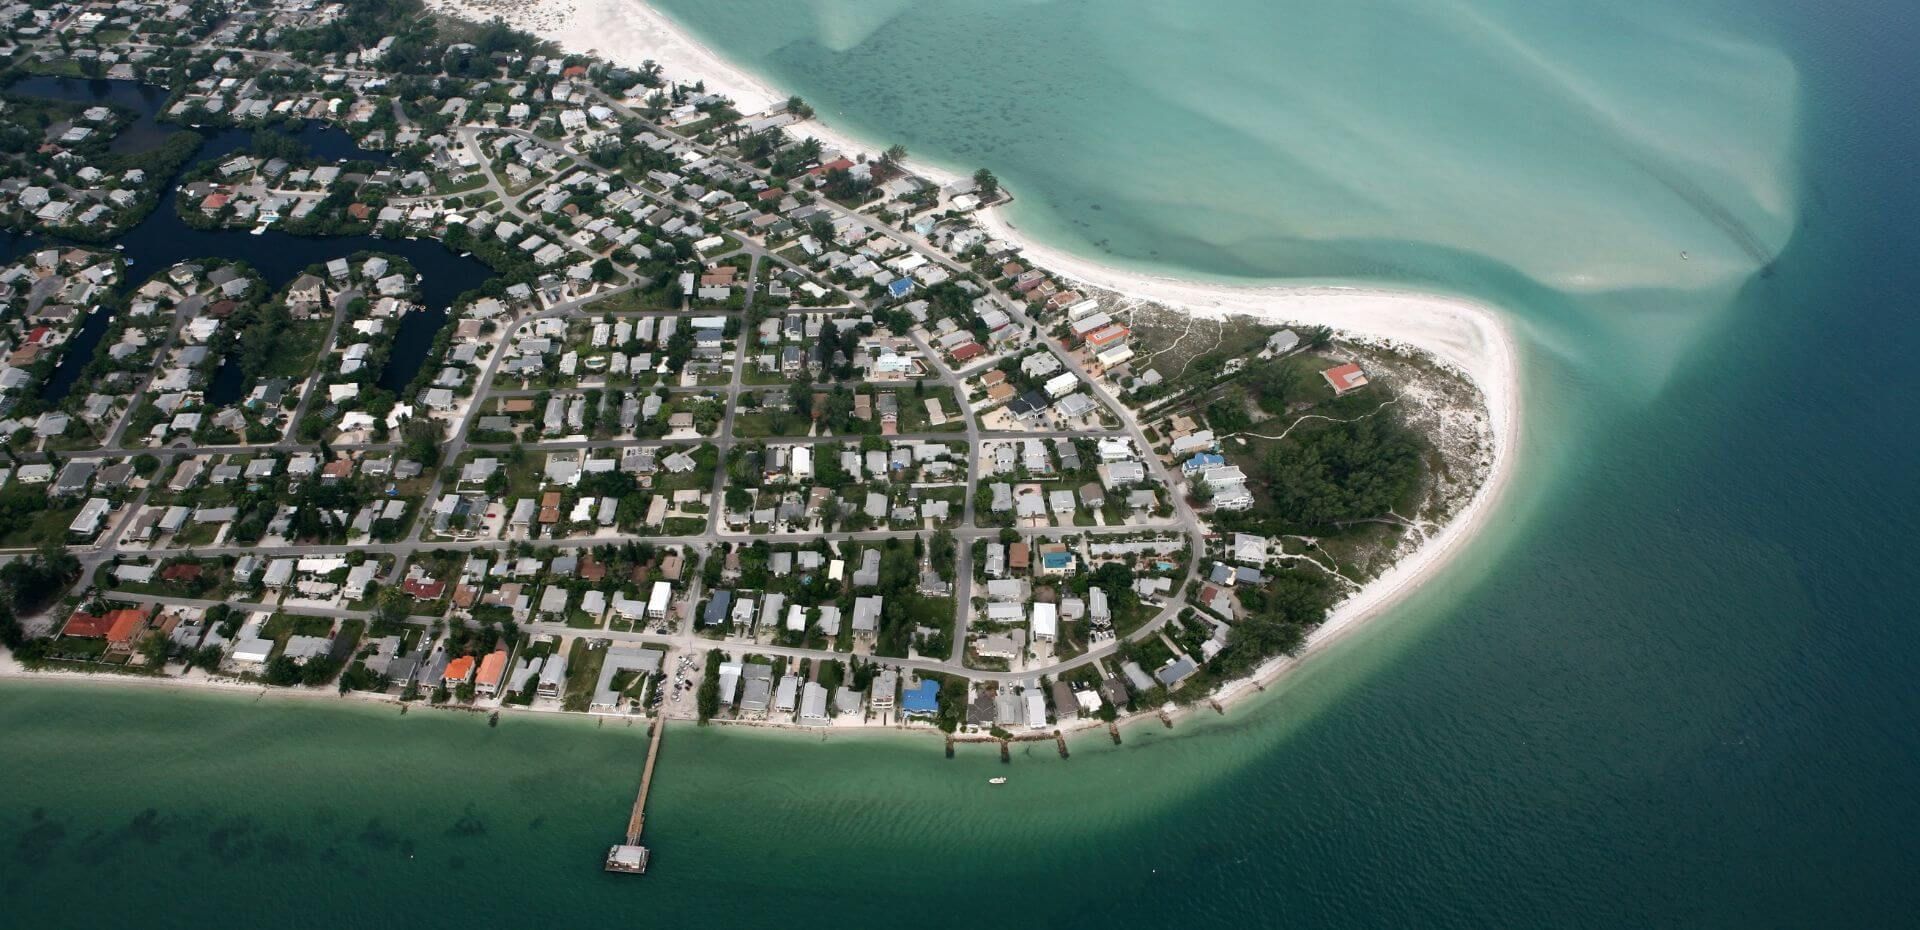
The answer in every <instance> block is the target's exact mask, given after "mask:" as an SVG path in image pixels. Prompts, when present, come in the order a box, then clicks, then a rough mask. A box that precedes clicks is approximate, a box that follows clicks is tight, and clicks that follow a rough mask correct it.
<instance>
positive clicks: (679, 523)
mask: <svg viewBox="0 0 1920 930" xmlns="http://www.w3.org/2000/svg"><path fill="white" fill-rule="evenodd" d="M706 531H707V521H705V520H697V519H694V518H693V517H669V518H667V524H666V527H665V534H666V535H668V536H698V535H699V534H701V533H704V532H706Z"/></svg>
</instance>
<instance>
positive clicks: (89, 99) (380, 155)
mask: <svg viewBox="0 0 1920 930" xmlns="http://www.w3.org/2000/svg"><path fill="white" fill-rule="evenodd" d="M7 90H8V91H9V92H10V93H16V94H22V95H28V96H38V97H43V98H50V99H56V100H65V101H70V102H76V103H109V104H115V105H118V106H121V107H125V108H127V109H130V110H133V111H134V112H136V113H138V114H139V117H138V118H137V119H136V121H135V122H134V124H133V126H132V127H131V128H129V129H126V130H124V131H122V133H121V134H120V135H118V136H116V137H115V138H114V140H113V142H112V146H113V147H114V149H113V150H114V151H116V152H128V153H136V152H141V151H146V150H149V149H151V148H153V147H154V146H157V145H159V144H160V143H161V142H162V141H164V140H165V139H166V137H167V136H168V135H169V134H171V132H174V131H177V129H170V128H168V127H166V126H163V125H161V124H160V123H159V121H158V116H159V113H160V110H161V107H162V106H164V105H165V103H166V99H167V92H166V90H165V89H163V88H159V87H154V86H152V85H149V84H143V83H140V82H137V81H112V80H87V79H80V78H66V77H32V78H27V79H25V80H22V81H18V82H16V83H14V84H13V85H12V86H10V87H8V88H7ZM281 131H283V132H285V133H286V134H287V135H290V136H292V137H293V138H295V139H298V140H299V141H300V142H302V143H303V144H305V145H306V146H307V148H308V150H309V151H310V152H311V153H312V154H313V157H314V158H316V159H318V160H320V161H322V162H340V161H370V162H375V163H379V164H385V163H387V162H388V161H390V160H391V157H392V156H391V155H390V154H389V153H386V152H379V151H370V150H367V149H363V148H360V147H359V146H358V145H356V144H355V143H354V140H353V137H352V136H350V135H348V134H347V133H346V132H345V131H344V130H341V129H339V128H337V127H334V126H330V125H327V124H325V123H320V122H315V121H307V122H305V123H303V124H302V125H300V126H299V127H298V128H297V129H296V128H291V127H289V128H283V129H282V130H281ZM205 135H206V141H205V142H204V143H202V145H201V147H200V150H199V151H198V152H196V153H195V155H194V157H193V158H192V159H191V160H190V161H189V162H188V163H187V165H186V166H185V167H183V168H182V169H181V173H183V174H184V173H185V172H187V171H189V170H191V169H192V168H194V167H197V166H199V165H203V164H206V163H207V162H209V161H214V160H217V159H220V158H223V157H225V156H227V155H229V154H232V153H233V152H236V151H239V150H241V149H244V148H246V147H247V146H248V145H249V144H250V143H251V141H252V139H253V130H251V129H221V130H213V131H209V132H206V133H205ZM123 144H124V145H125V147H124V148H122V145H123ZM176 184H177V177H176V178H170V179H168V181H167V188H166V191H165V193H164V194H163V196H162V198H161V201H160V204H159V206H158V207H156V208H155V209H154V211H153V213H152V214H150V215H149V216H148V217H147V218H146V219H145V220H143V221H142V222H141V223H140V224H139V225H137V226H135V227H133V228H132V229H130V230H128V231H127V232H126V233H125V234H124V235H122V236H120V238H118V239H116V240H114V241H113V243H112V245H114V246H118V247H120V248H121V249H122V251H123V254H124V255H125V256H126V258H127V260H128V261H129V262H130V263H131V265H132V267H131V268H129V269H128V274H127V281H126V286H129V287H131V286H133V285H136V284H138V283H140V282H142V281H144V280H146V279H147V278H148V277H150V276H152V275H154V274H157V273H159V272H160V271H162V270H165V269H167V268H169V267H172V266H173V265H175V264H177V263H179V262H182V261H186V260H189V259H195V258H212V257H218V258H224V259H229V260H233V261H243V262H246V263H247V264H248V265H251V266H252V267H253V269H254V270H255V271H257V272H259V273H260V275H261V276H262V277H263V278H265V279H266V282H267V286H268V287H269V288H270V289H272V290H275V291H277V290H279V289H280V288H282V287H284V286H285V285H286V284H287V282H289V281H291V280H293V278H294V277H295V276H297V275H299V274H300V273H301V272H302V271H304V270H305V269H306V268H307V267H308V266H311V265H315V264H320V263H324V262H326V261H328V260H329V259H334V258H339V257H341V256H345V255H351V254H353V253H354V252H362V251H365V252H384V253H387V254H390V255H398V256H400V257H402V258H405V259H406V260H407V261H409V262H412V263H413V267H414V270H415V271H417V272H418V273H419V274H420V276H421V277H420V281H419V284H418V287H419V291H420V299H421V302H422V304H423V306H424V309H423V310H417V311H415V312H413V313H409V314H407V315H406V316H405V317H404V318H403V319H402V320H401V321H400V325H399V326H398V327H397V328H396V331H395V332H394V336H393V344H392V347H391V351H390V352H389V353H388V361H387V367H386V369H385V370H383V371H382V372H381V375H380V378H379V380H378V385H379V386H380V387H382V388H385V389H387V390H389V391H392V392H394V393H395V394H398V393H400V392H401V391H403V390H404V389H405V388H406V386H407V385H408V384H409V383H411V382H412V381H413V379H414V377H415V376H416V375H417V374H418V373H419V371H420V367H421V365H422V364H424V363H425V361H426V359H427V355H428V354H429V353H430V352H431V350H432V348H433V341H434V337H435V336H436V335H437V334H438V333H439V331H440V328H441V327H442V326H444V325H446V322H447V319H448V311H449V308H450V307H451V306H452V304H453V300H454V298H455V297H458V296H459V295H460V294H462V293H465V292H466V291H469V290H472V289H474V288H476V287H479V286H480V285H481V283H482V282H484V281H486V280H487V279H488V278H490V277H492V276H493V271H492V269H490V268H488V267H487V266H486V265H485V264H483V263H481V262H480V261H479V260H478V259H475V258H472V257H463V256H460V255H456V254H454V253H453V252H452V251H450V250H449V249H447V248H446V247H445V246H444V245H441V244H440V243H439V242H438V241H435V240H432V239H382V238H378V237H375V236H329V237H310V236H295V235H289V234H287V233H283V232H279V231H276V230H271V229H270V230H268V231H267V232H264V233H262V234H260V235H254V234H252V233H251V232H250V231H245V230H230V229H223V230H203V229H194V228H192V227H190V226H188V225H187V224H186V223H184V222H181V220H180V216H179V213H178V212H177V210H176V208H175V205H174V201H175V200H176V199H177V198H178V196H179V191H178V189H177V186H176ZM6 246H7V252H8V253H10V254H19V253H20V252H23V251H27V250H30V249H33V248H36V247H38V244H37V243H36V242H35V241H34V240H33V239H31V238H27V239H21V240H16V241H11V242H8V243H6ZM110 322H111V321H110V320H109V319H108V316H107V314H105V313H96V314H93V315H92V316H89V317H88V318H87V320H86V322H85V323H84V324H83V325H82V326H81V330H80V332H79V333H77V334H75V336H74V338H73V340H72V344H71V345H70V347H69V348H68V350H67V352H66V353H65V354H64V355H63V356H62V357H61V360H60V365H59V367H57V368H56V369H55V370H54V373H53V376H52V377H51V378H50V379H49V381H48V383H47V387H46V397H47V399H48V400H49V401H52V402H56V403H57V402H58V401H60V400H61V399H63V398H65V397H66V396H67V394H68V393H70V392H71V391H72V390H73V388H74V386H75V384H76V383H77V382H78V381H79V378H80V375H81V373H82V372H84V371H85V370H86V368H87V365H88V364H89V363H91V362H92V360H93V356H94V353H95V351H97V350H98V348H99V344H100V340H101V338H102V337H103V336H105V335H106V332H107V328H108V325H109V324H110ZM234 368H235V366H232V365H222V366H221V368H220V370H219V371H218V372H216V373H215V375H214V379H213V383H212V384H210V385H209V386H208V389H207V401H208V403H210V404H214V405H225V404H230V403H233V402H234V401H236V400H238V399H239V396H240V394H241V392H242V391H243V389H244V388H245V385H244V383H243V379H241V378H240V376H239V373H238V372H237V371H233V370H232V369H234ZM400 399H401V400H402V401H403V402H404V401H407V400H410V398H404V397H403V398H400Z"/></svg>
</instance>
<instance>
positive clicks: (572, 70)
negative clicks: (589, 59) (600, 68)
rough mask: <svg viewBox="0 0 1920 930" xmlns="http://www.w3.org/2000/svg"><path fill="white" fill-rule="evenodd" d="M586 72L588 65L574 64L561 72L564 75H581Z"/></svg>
mask: <svg viewBox="0 0 1920 930" xmlns="http://www.w3.org/2000/svg"><path fill="white" fill-rule="evenodd" d="M585 73H587V66H586V65H573V66H571V67H569V68H568V69H567V70H565V71H562V72H560V74H561V76H562V77H579V76H580V75H583V74H585Z"/></svg>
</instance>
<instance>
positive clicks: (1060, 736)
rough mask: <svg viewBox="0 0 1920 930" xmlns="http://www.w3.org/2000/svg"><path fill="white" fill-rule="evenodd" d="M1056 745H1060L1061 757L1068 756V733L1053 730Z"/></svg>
mask: <svg viewBox="0 0 1920 930" xmlns="http://www.w3.org/2000/svg"><path fill="white" fill-rule="evenodd" d="M1053 742H1054V745H1056V746H1058V747H1060V758H1062V759H1065V758H1067V735H1066V734H1065V733H1062V732H1060V731H1059V730H1055V731H1053Z"/></svg>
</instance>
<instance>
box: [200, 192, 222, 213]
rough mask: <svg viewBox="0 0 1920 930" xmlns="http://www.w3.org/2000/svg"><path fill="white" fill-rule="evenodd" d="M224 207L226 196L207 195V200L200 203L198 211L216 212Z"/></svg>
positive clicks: (217, 194) (218, 194)
mask: <svg viewBox="0 0 1920 930" xmlns="http://www.w3.org/2000/svg"><path fill="white" fill-rule="evenodd" d="M226 205H227V195H225V194H220V193H213V194H208V195H207V199H205V200H202V201H200V209H202V210H218V209H220V208H221V207H224V206H226Z"/></svg>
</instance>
